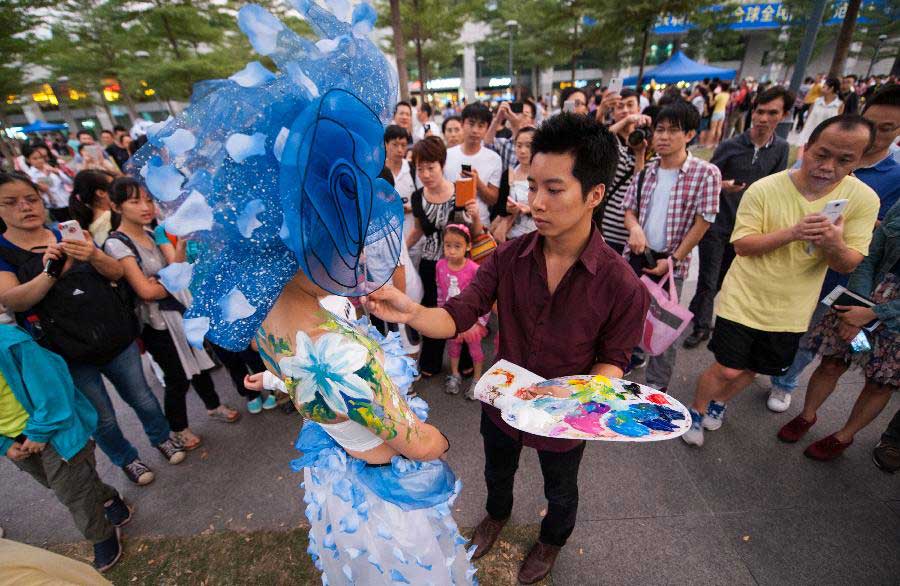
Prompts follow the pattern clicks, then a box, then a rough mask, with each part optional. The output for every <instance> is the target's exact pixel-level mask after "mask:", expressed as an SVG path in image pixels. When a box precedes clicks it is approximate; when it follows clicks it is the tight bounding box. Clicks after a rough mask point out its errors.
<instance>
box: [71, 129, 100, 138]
mask: <svg viewBox="0 0 900 586" xmlns="http://www.w3.org/2000/svg"><path fill="white" fill-rule="evenodd" d="M82 134H86V135H88V136H90V137H91V138H97V137H96V136H94V133H93V132H91V131H90V130H88V129H86V128H82V129H81V130H79V131H78V134H76V135H75V137H76V138H77V137H79V136H81V135H82Z"/></svg>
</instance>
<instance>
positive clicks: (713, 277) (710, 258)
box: [689, 230, 734, 331]
mask: <svg viewBox="0 0 900 586" xmlns="http://www.w3.org/2000/svg"><path fill="white" fill-rule="evenodd" d="M728 240H729V236H728V235H726V234H722V233H717V232H713V231H712V230H708V231H707V232H706V234H704V235H703V238H702V239H701V240H700V244H699V248H700V272H699V274H698V275H697V292H696V293H694V298H693V299H691V304H690V306H689V309H690V310H691V313H693V314H694V330H698V331H709V330H710V328H711V327H712V316H713V304H714V302H715V300H716V294H718V292H719V289H721V288H722V281H723V280H725V273H727V272H728V269H729V268H731V263H732V261H734V246H732V245H731V243H730V242H728Z"/></svg>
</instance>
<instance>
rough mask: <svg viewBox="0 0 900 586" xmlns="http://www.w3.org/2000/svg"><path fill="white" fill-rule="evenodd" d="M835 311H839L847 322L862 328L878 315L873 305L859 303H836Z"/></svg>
mask: <svg viewBox="0 0 900 586" xmlns="http://www.w3.org/2000/svg"><path fill="white" fill-rule="evenodd" d="M834 309H835V311H839V312H840V313H839V314H838V317H840V318H841V321H842V322H844V323H845V324H848V325H851V326H856V327H857V328H861V327H863V326H864V325H866V324H867V323H869V322H870V321H872V320H874V319H877V318H878V316H877V315H875V312H874V311H872V308H871V307H860V306H858V305H835V306H834Z"/></svg>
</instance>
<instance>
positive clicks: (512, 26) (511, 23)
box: [506, 20, 519, 93]
mask: <svg viewBox="0 0 900 586" xmlns="http://www.w3.org/2000/svg"><path fill="white" fill-rule="evenodd" d="M518 26H519V23H518V22H516V21H515V20H507V21H506V30H508V31H509V85H510V88H509V89H510V93H512V90H513V88H514V87H515V86H516V78H515V76H514V75H513V35H514V34H515V32H516V28H518Z"/></svg>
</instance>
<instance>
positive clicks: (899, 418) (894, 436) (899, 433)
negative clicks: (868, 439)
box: [881, 409, 900, 446]
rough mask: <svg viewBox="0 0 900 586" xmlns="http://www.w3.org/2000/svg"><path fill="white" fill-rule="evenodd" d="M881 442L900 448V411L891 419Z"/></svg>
mask: <svg viewBox="0 0 900 586" xmlns="http://www.w3.org/2000/svg"><path fill="white" fill-rule="evenodd" d="M881 441H883V442H884V443H886V444H891V445H894V446H900V409H898V410H897V412H896V413H894V418H893V419H891V422H890V423H888V426H887V429H885V430H884V433H883V434H881Z"/></svg>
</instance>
